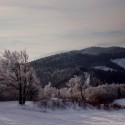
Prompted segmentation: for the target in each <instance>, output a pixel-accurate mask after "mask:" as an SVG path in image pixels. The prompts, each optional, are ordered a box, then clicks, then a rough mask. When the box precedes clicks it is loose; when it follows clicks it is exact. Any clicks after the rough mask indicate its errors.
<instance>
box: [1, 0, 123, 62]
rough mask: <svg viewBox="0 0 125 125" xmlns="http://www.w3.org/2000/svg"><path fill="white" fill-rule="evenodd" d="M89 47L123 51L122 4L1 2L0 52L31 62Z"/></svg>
mask: <svg viewBox="0 0 125 125" xmlns="http://www.w3.org/2000/svg"><path fill="white" fill-rule="evenodd" d="M89 46H124V47H125V0H0V51H3V50H4V49H11V50H19V49H25V48H26V49H27V51H28V53H29V55H30V60H33V59H37V58H40V57H43V56H46V55H51V54H53V53H55V52H60V51H67V50H74V49H82V48H85V47H89Z"/></svg>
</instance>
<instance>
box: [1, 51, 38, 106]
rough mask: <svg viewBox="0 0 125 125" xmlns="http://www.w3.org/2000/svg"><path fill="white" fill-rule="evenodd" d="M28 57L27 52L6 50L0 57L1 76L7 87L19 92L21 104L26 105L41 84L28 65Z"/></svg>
mask: <svg viewBox="0 0 125 125" xmlns="http://www.w3.org/2000/svg"><path fill="white" fill-rule="evenodd" d="M28 57H29V56H28V54H27V53H26V50H23V51H9V50H5V51H4V53H2V55H1V57H0V76H1V77H2V79H3V81H4V83H6V86H11V87H13V88H14V89H15V90H17V91H18V96H19V104H25V101H26V99H27V98H28V97H29V94H30V92H31V91H33V90H34V88H35V86H36V85H37V84H38V83H39V80H38V79H37V77H36V74H35V72H34V70H33V69H32V68H30V67H29V65H28Z"/></svg>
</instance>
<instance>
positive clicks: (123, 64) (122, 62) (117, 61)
mask: <svg viewBox="0 0 125 125" xmlns="http://www.w3.org/2000/svg"><path fill="white" fill-rule="evenodd" d="M111 61H112V62H113V63H115V64H117V65H119V66H120V67H122V68H124V69H125V58H122V59H114V60H111Z"/></svg>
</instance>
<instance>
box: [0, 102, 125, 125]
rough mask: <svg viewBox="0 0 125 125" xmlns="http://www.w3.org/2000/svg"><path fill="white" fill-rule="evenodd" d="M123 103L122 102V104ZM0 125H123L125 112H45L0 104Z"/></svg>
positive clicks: (11, 103) (9, 104)
mask: <svg viewBox="0 0 125 125" xmlns="http://www.w3.org/2000/svg"><path fill="white" fill-rule="evenodd" d="M122 103H123V102H122ZM0 125H125V110H117V111H104V110H92V109H91V110H90V109H87V110H82V111H73V110H68V111H47V112H45V113H44V112H43V111H42V110H41V111H40V110H38V108H37V109H36V108H35V107H34V106H33V105H31V102H28V104H27V105H26V106H19V105H18V104H17V102H0Z"/></svg>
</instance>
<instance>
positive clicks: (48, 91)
mask: <svg viewBox="0 0 125 125" xmlns="http://www.w3.org/2000/svg"><path fill="white" fill-rule="evenodd" d="M44 95H45V97H46V98H55V97H56V98H57V97H58V95H59V90H58V89H56V88H54V87H52V84H51V83H50V82H49V83H48V85H46V86H45V87H44Z"/></svg>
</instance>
